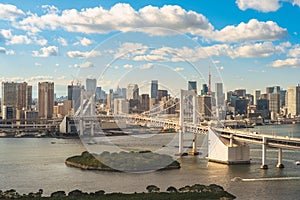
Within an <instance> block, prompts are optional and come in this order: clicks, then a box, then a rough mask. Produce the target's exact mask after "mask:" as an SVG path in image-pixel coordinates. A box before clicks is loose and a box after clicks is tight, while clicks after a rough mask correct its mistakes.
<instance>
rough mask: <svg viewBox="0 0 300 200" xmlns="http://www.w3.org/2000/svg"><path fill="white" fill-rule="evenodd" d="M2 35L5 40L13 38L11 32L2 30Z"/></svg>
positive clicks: (0, 33) (0, 32)
mask: <svg viewBox="0 0 300 200" xmlns="http://www.w3.org/2000/svg"><path fill="white" fill-rule="evenodd" d="M0 35H1V37H3V38H5V39H9V38H11V37H12V33H11V30H5V29H2V30H1V31H0Z"/></svg>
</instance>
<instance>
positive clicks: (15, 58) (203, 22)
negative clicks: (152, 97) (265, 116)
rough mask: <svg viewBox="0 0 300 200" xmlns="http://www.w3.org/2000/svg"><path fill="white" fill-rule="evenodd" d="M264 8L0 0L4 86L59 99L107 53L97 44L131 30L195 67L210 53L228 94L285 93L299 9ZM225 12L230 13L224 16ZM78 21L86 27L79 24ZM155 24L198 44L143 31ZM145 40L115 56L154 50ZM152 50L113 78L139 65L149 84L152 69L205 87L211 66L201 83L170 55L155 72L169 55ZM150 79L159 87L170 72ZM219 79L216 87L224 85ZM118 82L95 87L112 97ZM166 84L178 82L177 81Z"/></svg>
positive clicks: (278, 4) (292, 78)
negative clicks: (43, 91) (40, 85)
mask: <svg viewBox="0 0 300 200" xmlns="http://www.w3.org/2000/svg"><path fill="white" fill-rule="evenodd" d="M264 2H265V3H261V2H260V1H257V0H252V1H244V0H237V1H235V2H219V1H199V2H192V1H184V2H183V1H172V2H171V1H151V2H150V1H146V2H143V3H142V2H133V1H124V2H121V1H109V2H107V1H102V2H96V1H89V2H85V4H84V5H83V4H81V3H78V2H72V3H69V2H55V1H49V0H48V1H43V2H37V3H35V4H34V5H33V4H26V5H25V4H24V3H23V2H22V1H18V0H17V1H12V0H5V1H0V7H1V10H2V11H1V12H0V23H1V29H0V59H1V60H2V61H3V62H2V63H1V64H0V69H1V71H2V77H1V81H15V82H23V81H26V82H28V84H30V85H32V86H33V91H34V92H35V94H33V96H37V93H36V91H37V82H43V81H53V82H55V83H56V93H57V94H58V96H61V95H63V94H65V93H66V89H65V86H66V85H68V84H70V82H71V81H76V80H77V78H78V74H80V71H81V70H83V69H88V68H90V69H93V67H95V66H94V64H95V63H92V62H91V60H92V59H94V58H97V57H101V55H105V52H102V51H101V49H97V48H96V47H97V46H98V45H99V44H101V43H103V42H105V41H106V40H108V39H109V38H111V37H115V36H116V35H118V34H120V33H128V32H130V31H133V32H137V33H139V34H140V35H139V36H143V37H145V38H149V37H153V35H155V36H156V37H157V40H158V39H159V41H164V42H165V45H168V46H166V47H168V48H169V49H167V50H170V49H171V50H173V51H174V50H176V51H177V52H179V53H180V54H181V55H185V56H188V58H189V59H190V60H191V61H194V60H196V61H199V59H200V58H203V55H201V52H202V53H203V52H206V53H207V54H208V55H209V56H210V58H211V59H212V60H211V64H212V70H215V74H217V73H220V77H221V79H222V80H223V81H222V82H223V83H224V88H223V90H224V92H226V91H229V90H230V89H238V88H246V89H247V91H251V93H252V92H253V91H254V90H255V89H261V90H263V87H267V86H272V85H280V86H282V87H283V88H285V89H286V88H287V87H288V86H293V85H297V84H298V82H299V81H298V80H299V79H298V76H297V74H299V68H298V67H299V65H300V60H299V58H300V53H299V52H300V47H299V46H300V45H299V44H300V41H299V39H298V38H299V37H298V34H299V33H300V28H299V27H298V26H297V24H296V22H295V20H294V19H296V18H297V17H300V12H299V10H300V7H299V5H300V3H299V2H298V1H292V0H290V1H277V0H268V1H264ZM216 5H218V6H216ZM223 8H226V17H224V16H225V15H224V10H223ZM94 18H96V19H94ZM98 18H99V19H101V20H97V19H98ZM159 18H160V19H164V20H162V21H160V23H159V24H158V23H156V19H159ZM123 19H127V20H125V21H124V20H123ZM74 20H76V21H77V20H78V21H80V20H81V22H82V23H81V24H80V25H79V24H77V25H75V24H74ZM112 21H114V22H115V23H111V22H112ZM155 26H159V27H161V28H165V29H170V30H174V32H177V33H181V34H182V35H183V37H184V36H185V37H187V39H189V40H192V41H193V42H195V43H196V44H197V45H198V46H196V45H195V46H192V47H191V48H189V46H188V45H186V44H182V43H184V42H183V41H182V43H180V41H179V42H176V44H173V43H171V42H169V41H167V40H168V38H171V37H170V35H169V33H168V32H164V31H162V32H159V31H157V29H149V28H146V29H138V28H142V27H155ZM174 32H172V33H171V34H174ZM174 39H176V37H175V36H174V37H173V36H172V38H171V40H173V41H174ZM145 40H146V39H145ZM180 40H182V38H180ZM141 41H143V40H141ZM141 41H140V40H139V42H138V43H137V42H136V41H135V40H128V41H124V42H123V43H120V44H118V45H116V46H115V50H119V51H115V53H114V55H116V54H118V53H121V52H122V50H124V49H127V51H128V50H130V49H132V48H133V49H137V48H145V49H147V48H149V47H150V46H151V44H149V43H147V41H143V42H141ZM154 41H156V40H154V39H153V41H151V42H154ZM185 45H186V46H185ZM155 47H156V48H157V49H158V50H160V51H159V52H160V54H151V55H148V56H146V57H145V56H144V57H137V56H136V57H135V59H141V58H142V59H144V60H143V61H144V62H139V63H131V62H130V61H126V62H125V61H124V60H122V61H119V62H116V63H115V64H116V65H113V66H111V67H113V70H115V71H111V73H112V74H113V73H116V71H118V72H119V73H120V74H126V73H128V72H133V71H134V70H133V69H135V67H137V68H139V69H141V70H135V73H136V74H142V75H141V78H145V76H146V75H148V74H150V75H151V70H153V68H155V67H156V68H159V67H162V66H163V65H168V66H171V68H172V72H174V73H180V75H181V74H182V77H183V80H184V81H181V82H180V83H181V84H182V85H183V82H184V83H185V82H186V80H195V81H197V82H198V84H200V86H201V85H202V84H205V83H207V82H208V81H207V77H208V76H207V73H206V71H207V70H208V69H206V68H208V67H209V66H208V65H206V66H203V67H204V68H205V69H203V71H205V72H204V73H203V71H200V72H202V73H203V76H202V77H201V76H200V75H199V76H197V77H193V74H194V71H193V70H189V69H188V67H187V66H186V65H185V64H184V63H182V60H180V59H178V58H177V59H176V57H175V58H174V57H172V56H170V55H169V57H167V58H168V59H172V62H171V61H170V60H169V61H168V62H166V61H164V62H163V63H162V64H160V65H159V66H157V65H156V66H155V67H153V64H152V61H158V60H160V61H162V59H166V57H164V56H163V55H164V54H166V53H167V52H168V51H167V50H166V49H162V48H159V46H155ZM151 53H153V52H151ZM149 59H150V61H151V62H149ZM205 59H208V58H205ZM214 68H216V69H214ZM158 70H159V71H160V70H161V69H158ZM218 71H219V72H218ZM148 72H149V73H148ZM143 74H144V75H143ZM152 74H153V77H154V76H157V79H158V80H159V82H161V81H160V80H161V79H163V78H164V77H163V75H165V74H166V71H162V72H161V73H152ZM159 76H162V77H159ZM220 77H219V78H217V79H218V80H216V82H220V80H221V79H220ZM274 77H276V78H274ZM96 78H98V77H96ZM115 78H116V77H114V76H108V77H107V78H106V79H104V80H99V82H98V85H99V86H101V87H102V88H103V89H105V90H106V91H108V90H109V89H110V87H111V86H112V84H113V83H114V82H115ZM214 78H215V77H212V79H213V80H214ZM254 80H255V81H254ZM168 81H169V82H172V81H173V82H176V81H177V78H174V79H170V80H168ZM127 83H128V81H127ZM136 83H139V81H136ZM178 85H179V83H178V84H177V85H176V84H174V86H172V87H175V88H176V87H178ZM198 88H200V87H199V85H198Z"/></svg>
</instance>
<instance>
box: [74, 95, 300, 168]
mask: <svg viewBox="0 0 300 200" xmlns="http://www.w3.org/2000/svg"><path fill="white" fill-rule="evenodd" d="M184 99H188V104H189V106H190V107H191V109H190V108H188V109H189V110H190V111H191V112H190V113H189V115H190V116H192V117H191V119H189V120H188V121H186V116H185V113H186V110H185V109H186V108H187V106H186V105H185V103H186V101H184ZM81 101H82V102H81V106H80V108H79V109H78V111H77V112H76V114H75V116H74V119H75V120H76V121H77V123H78V126H79V133H80V135H84V134H87V133H86V132H85V126H86V125H88V126H89V130H90V132H89V134H90V136H93V135H94V127H95V123H96V122H99V121H103V120H104V121H105V120H106V121H111V120H115V121H123V122H122V123H125V124H136V125H143V126H157V127H164V128H173V129H174V130H175V131H176V132H178V134H179V141H178V143H179V145H178V147H179V148H178V152H177V154H178V155H182V154H183V153H184V152H183V143H184V140H185V138H184V136H185V133H187V132H189V133H193V135H194V139H193V145H192V146H193V149H192V152H193V153H197V148H198V146H197V134H207V135H208V155H207V158H208V159H209V161H214V162H220V163H225V164H246V163H250V147H249V144H256V145H261V147H262V164H261V168H262V169H267V168H268V165H267V164H266V159H267V148H277V149H278V163H277V167H278V168H284V165H283V163H282V156H283V155H282V149H293V150H299V149H300V138H294V137H280V136H270V135H266V134H256V133H251V132H246V131H237V130H235V129H228V128H217V127H210V126H203V125H202V124H201V123H200V122H199V114H200V113H199V110H198V109H197V108H198V106H197V102H196V94H195V92H194V91H188V90H181V93H180V102H179V103H180V112H179V119H177V118H172V119H169V118H159V113H153V112H151V111H147V113H143V114H139V115H137V114H119V115H108V116H107V115H96V114H95V106H94V97H93V96H91V97H90V98H89V99H82V100H81ZM174 153H175V152H174Z"/></svg>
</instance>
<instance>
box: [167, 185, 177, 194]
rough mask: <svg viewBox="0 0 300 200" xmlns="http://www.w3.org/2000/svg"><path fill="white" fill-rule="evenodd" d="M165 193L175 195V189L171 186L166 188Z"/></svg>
mask: <svg viewBox="0 0 300 200" xmlns="http://www.w3.org/2000/svg"><path fill="white" fill-rule="evenodd" d="M167 192H170V193H175V192H177V189H176V188H175V187H173V186H170V187H168V189H167Z"/></svg>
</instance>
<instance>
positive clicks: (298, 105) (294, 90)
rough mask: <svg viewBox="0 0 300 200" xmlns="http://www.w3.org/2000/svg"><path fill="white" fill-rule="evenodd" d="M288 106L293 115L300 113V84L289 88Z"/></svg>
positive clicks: (289, 112)
mask: <svg viewBox="0 0 300 200" xmlns="http://www.w3.org/2000/svg"><path fill="white" fill-rule="evenodd" d="M287 108H288V114H290V115H291V117H294V116H298V115H300V85H298V86H290V87H288V88H287Z"/></svg>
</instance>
